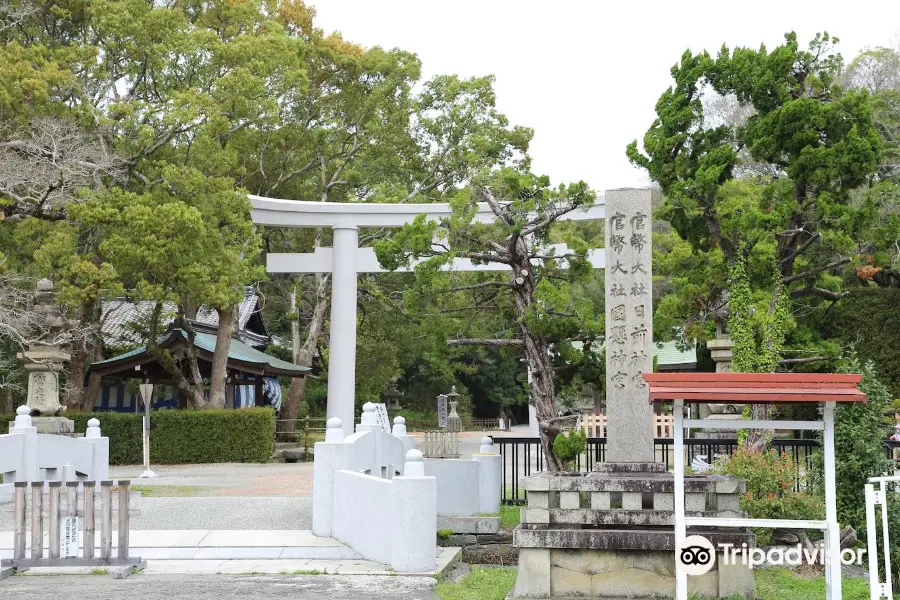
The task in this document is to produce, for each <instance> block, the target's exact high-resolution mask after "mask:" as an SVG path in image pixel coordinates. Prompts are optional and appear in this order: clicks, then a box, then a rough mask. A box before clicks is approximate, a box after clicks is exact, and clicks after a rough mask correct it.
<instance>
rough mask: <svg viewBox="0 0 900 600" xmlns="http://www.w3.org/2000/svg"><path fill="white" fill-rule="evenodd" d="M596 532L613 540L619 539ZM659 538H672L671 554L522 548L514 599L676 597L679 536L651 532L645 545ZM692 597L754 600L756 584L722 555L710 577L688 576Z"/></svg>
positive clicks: (613, 534)
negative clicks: (676, 558) (677, 543)
mask: <svg viewBox="0 0 900 600" xmlns="http://www.w3.org/2000/svg"><path fill="white" fill-rule="evenodd" d="M590 533H592V534H593V533H595V532H590ZM596 533H597V534H599V535H600V536H603V535H605V536H607V537H608V538H609V539H610V540H614V539H616V537H617V536H618V535H619V534H620V532H614V531H605V532H603V531H598V532H596ZM691 533H695V532H691ZM654 534H657V535H654ZM661 536H668V538H669V539H670V540H671V542H670V543H669V544H668V545H671V546H672V547H673V549H671V550H628V549H618V550H595V549H581V548H579V549H572V548H519V572H518V577H517V578H516V587H515V590H514V592H513V598H584V599H597V600H599V599H603V600H608V599H611V598H674V597H675V552H674V545H675V535H674V533H672V532H662V531H659V532H647V536H646V538H645V540H647V541H650V540H653V539H654V538H659V537H661ZM637 539H638V540H640V539H641V538H640V537H638V538H637ZM645 545H648V546H652V545H653V544H645ZM661 545H666V544H661ZM688 594H689V595H690V596H692V597H695V596H701V597H705V598H732V597H743V598H755V597H756V580H755V578H754V574H753V570H752V569H750V568H749V567H747V566H744V565H740V564H737V565H733V564H728V565H725V564H723V562H722V554H718V555H717V557H716V564H715V566H713V568H712V569H711V570H710V571H709V572H708V573H706V574H705V575H700V576H697V577H688Z"/></svg>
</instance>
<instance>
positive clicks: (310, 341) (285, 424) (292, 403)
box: [279, 273, 329, 433]
mask: <svg viewBox="0 0 900 600" xmlns="http://www.w3.org/2000/svg"><path fill="white" fill-rule="evenodd" d="M316 283H317V285H316V305H315V307H314V308H313V314H312V318H311V319H310V321H309V328H308V329H307V331H306V339H305V340H304V341H303V345H300V322H299V320H298V317H299V315H298V310H299V307H298V304H297V293H296V288H295V289H294V290H292V291H291V315H292V317H293V321H292V322H291V340H292V344H293V353H292V354H293V360H294V364H296V365H300V366H301V367H312V363H313V356H314V355H315V352H316V345H317V344H318V341H319V338H320V337H321V336H322V331H323V329H324V327H325V317H326V316H327V315H328V299H329V295H328V275H324V274H322V273H318V274H316ZM306 381H307V378H306V377H294V378H292V379H291V387H290V389H289V390H288V395H287V398H286V399H285V401H284V404H283V405H282V407H281V419H280V421H281V427H280V429H279V431H280V432H283V433H292V432H294V431H296V425H297V423H296V421H295V419H296V418H297V415H298V414H300V402H301V400H302V399H303V392H304V391H305V390H306Z"/></svg>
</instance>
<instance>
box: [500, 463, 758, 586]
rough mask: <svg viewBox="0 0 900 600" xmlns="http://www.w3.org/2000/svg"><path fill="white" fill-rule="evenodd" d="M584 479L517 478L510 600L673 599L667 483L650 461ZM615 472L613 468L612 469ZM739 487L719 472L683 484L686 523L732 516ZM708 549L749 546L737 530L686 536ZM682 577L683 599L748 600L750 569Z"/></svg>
mask: <svg viewBox="0 0 900 600" xmlns="http://www.w3.org/2000/svg"><path fill="white" fill-rule="evenodd" d="M599 468H600V469H602V470H603V471H602V472H596V473H591V474H589V475H577V476H569V475H566V474H556V475H550V474H545V473H542V474H540V475H537V476H534V477H529V478H526V479H525V480H524V481H523V487H524V489H525V490H526V492H527V494H528V505H527V507H526V508H524V509H523V510H522V524H521V525H520V526H519V527H518V528H517V529H516V530H515V531H514V532H513V534H514V535H513V540H514V545H515V547H516V548H518V551H519V570H518V575H517V579H516V588H515V592H514V597H515V598H571V597H579V598H627V597H650V598H662V597H674V595H675V532H674V520H675V514H674V507H675V496H674V495H675V481H674V477H673V476H672V475H671V474H670V473H668V472H667V471H666V470H665V465H662V464H658V463H621V464H618V465H600V466H599ZM617 469H618V471H617ZM744 490H745V483H744V482H743V481H741V480H738V479H734V478H732V477H726V476H721V475H697V476H690V477H687V478H685V508H686V514H687V515H689V516H698V517H700V516H702V517H718V518H740V517H743V513H742V512H741V511H740V494H741V493H743V492H744ZM688 535H702V536H704V537H706V538H707V539H709V540H710V541H711V542H712V543H713V544H714V545H718V544H720V543H723V544H732V545H733V546H736V547H741V545H742V544H747V545H748V546H755V543H756V537H755V535H754V534H753V533H752V532H750V531H748V530H745V529H738V528H730V529H714V530H712V529H706V530H696V529H689V530H688ZM716 564H717V565H719V566H718V568H713V569H712V570H711V571H710V572H708V573H706V574H705V575H702V576H699V577H690V578H689V580H688V586H689V590H688V591H689V593H690V594H695V595H699V596H705V597H710V598H718V597H729V596H742V597H753V596H754V595H755V591H756V585H755V580H754V577H753V572H752V570H751V569H749V568H748V567H745V566H733V565H722V564H721V561H717V563H716Z"/></svg>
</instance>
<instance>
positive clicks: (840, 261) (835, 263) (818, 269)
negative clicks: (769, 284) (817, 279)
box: [781, 258, 850, 285]
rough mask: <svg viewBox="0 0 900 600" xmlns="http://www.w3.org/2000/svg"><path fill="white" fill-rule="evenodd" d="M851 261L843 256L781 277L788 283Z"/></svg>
mask: <svg viewBox="0 0 900 600" xmlns="http://www.w3.org/2000/svg"><path fill="white" fill-rule="evenodd" d="M848 262H850V259H849V258H841V259H838V260H834V261H831V262H830V263H828V264H827V265H822V266H820V267H813V268H812V269H808V270H806V271H803V272H802V273H797V274H796V275H791V276H790V277H783V278H782V279H781V283H783V284H785V285H787V284H789V283H791V282H792V281H797V280H798V279H803V278H805V277H811V276H812V275H816V274H817V273H821V272H822V271H827V270H828V269H833V268H834V267H839V266H841V265H845V264H847V263H848Z"/></svg>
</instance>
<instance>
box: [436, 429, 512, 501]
mask: <svg viewBox="0 0 900 600" xmlns="http://www.w3.org/2000/svg"><path fill="white" fill-rule="evenodd" d="M493 444H494V441H493V440H492V439H491V438H489V437H484V438H482V439H481V447H480V448H479V450H480V452H479V453H478V454H475V455H473V456H472V458H471V459H463V460H459V459H456V460H454V459H441V458H435V459H425V474H426V475H432V476H434V477H435V478H436V479H437V514H438V516H439V517H474V516H476V515H479V514H494V513H497V512H500V492H501V489H500V485H501V480H500V478H501V476H502V474H503V458H502V457H501V456H500V455H499V454H495V453H494V446H493Z"/></svg>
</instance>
